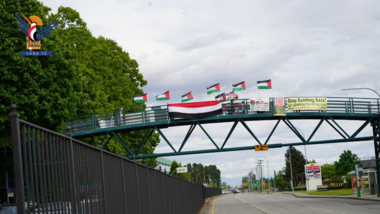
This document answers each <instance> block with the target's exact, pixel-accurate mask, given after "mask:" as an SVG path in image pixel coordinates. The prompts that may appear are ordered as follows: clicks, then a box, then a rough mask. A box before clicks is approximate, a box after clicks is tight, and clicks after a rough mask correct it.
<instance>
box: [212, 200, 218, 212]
mask: <svg viewBox="0 0 380 214" xmlns="http://www.w3.org/2000/svg"><path fill="white" fill-rule="evenodd" d="M216 200H218V199H217V198H215V199H214V203H213V204H212V214H214V211H215V202H216Z"/></svg>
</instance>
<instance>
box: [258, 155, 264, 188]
mask: <svg viewBox="0 0 380 214" xmlns="http://www.w3.org/2000/svg"><path fill="white" fill-rule="evenodd" d="M258 161H259V164H258V166H259V167H260V168H259V171H260V178H261V179H260V185H261V190H264V185H263V164H262V161H264V160H258Z"/></svg>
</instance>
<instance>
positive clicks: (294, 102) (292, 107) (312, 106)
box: [286, 97, 327, 111]
mask: <svg viewBox="0 0 380 214" xmlns="http://www.w3.org/2000/svg"><path fill="white" fill-rule="evenodd" d="M286 101H287V104H288V111H298V110H320V111H326V110H327V97H288V98H286Z"/></svg>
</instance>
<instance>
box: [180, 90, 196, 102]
mask: <svg viewBox="0 0 380 214" xmlns="http://www.w3.org/2000/svg"><path fill="white" fill-rule="evenodd" d="M193 99H194V97H193V92H191V91H190V92H189V93H187V94H184V95H182V100H181V103H184V102H187V101H189V100H193Z"/></svg>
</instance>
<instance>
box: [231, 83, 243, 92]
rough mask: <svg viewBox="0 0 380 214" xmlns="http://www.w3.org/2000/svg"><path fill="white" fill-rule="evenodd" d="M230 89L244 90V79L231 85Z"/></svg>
mask: <svg viewBox="0 0 380 214" xmlns="http://www.w3.org/2000/svg"><path fill="white" fill-rule="evenodd" d="M232 87H233V88H232V91H244V90H245V81H243V82H239V83H236V84H233V85H232Z"/></svg>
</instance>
